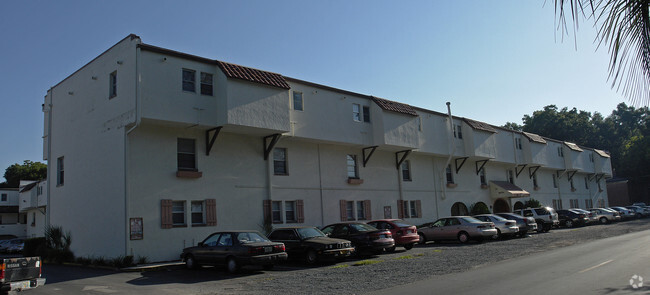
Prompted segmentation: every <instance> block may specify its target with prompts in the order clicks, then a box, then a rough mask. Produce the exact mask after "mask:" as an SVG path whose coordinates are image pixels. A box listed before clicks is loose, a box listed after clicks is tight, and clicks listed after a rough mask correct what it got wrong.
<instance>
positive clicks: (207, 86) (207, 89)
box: [201, 72, 213, 96]
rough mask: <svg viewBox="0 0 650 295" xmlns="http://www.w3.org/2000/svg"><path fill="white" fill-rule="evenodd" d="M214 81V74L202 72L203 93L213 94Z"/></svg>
mask: <svg viewBox="0 0 650 295" xmlns="http://www.w3.org/2000/svg"><path fill="white" fill-rule="evenodd" d="M212 81H213V79H212V74H208V73H203V72H202V73H201V94H203V95H210V96H212V95H213V89H212Z"/></svg>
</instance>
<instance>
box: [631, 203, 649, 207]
mask: <svg viewBox="0 0 650 295" xmlns="http://www.w3.org/2000/svg"><path fill="white" fill-rule="evenodd" d="M632 206H639V207H647V206H648V205H646V204H645V203H643V202H640V203H634V204H632Z"/></svg>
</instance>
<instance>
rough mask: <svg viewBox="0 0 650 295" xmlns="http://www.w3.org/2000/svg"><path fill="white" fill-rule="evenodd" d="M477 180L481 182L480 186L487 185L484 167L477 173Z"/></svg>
mask: <svg viewBox="0 0 650 295" xmlns="http://www.w3.org/2000/svg"><path fill="white" fill-rule="evenodd" d="M478 179H479V181H480V182H481V185H487V175H485V167H483V168H481V170H480V171H479V172H478Z"/></svg>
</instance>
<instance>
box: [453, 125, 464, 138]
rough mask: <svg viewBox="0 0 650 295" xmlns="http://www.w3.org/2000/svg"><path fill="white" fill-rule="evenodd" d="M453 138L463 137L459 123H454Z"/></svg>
mask: <svg viewBox="0 0 650 295" xmlns="http://www.w3.org/2000/svg"><path fill="white" fill-rule="evenodd" d="M454 138H458V139H463V129H462V125H461V124H454Z"/></svg>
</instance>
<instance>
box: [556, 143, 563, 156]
mask: <svg viewBox="0 0 650 295" xmlns="http://www.w3.org/2000/svg"><path fill="white" fill-rule="evenodd" d="M557 155H558V157H560V158H564V150H563V149H562V147H561V146H558V147H557Z"/></svg>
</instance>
